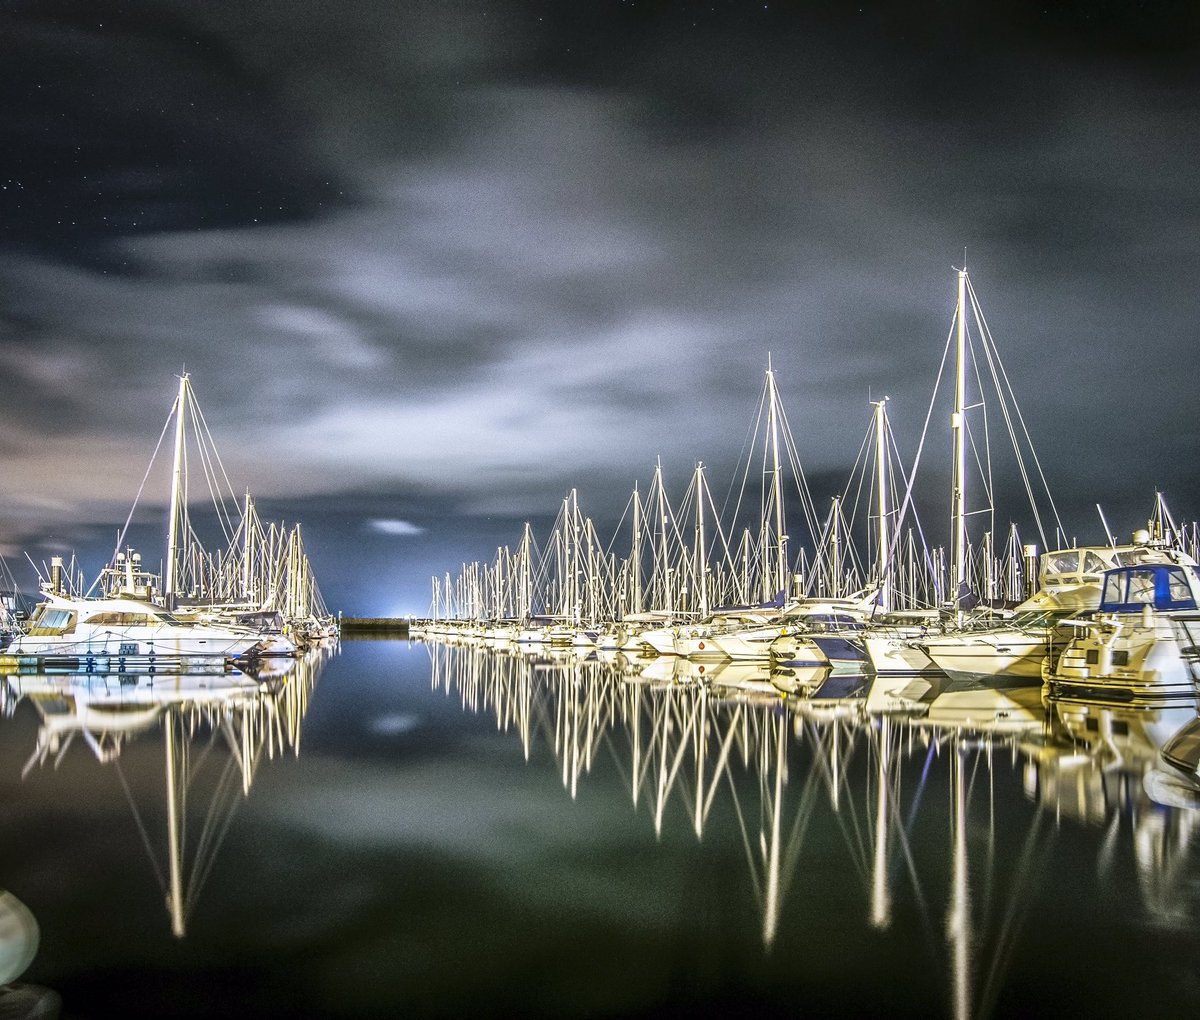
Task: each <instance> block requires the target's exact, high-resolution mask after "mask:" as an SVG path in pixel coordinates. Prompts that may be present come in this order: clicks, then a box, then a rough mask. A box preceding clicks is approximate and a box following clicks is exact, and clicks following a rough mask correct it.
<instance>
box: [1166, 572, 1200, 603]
mask: <svg viewBox="0 0 1200 1020" xmlns="http://www.w3.org/2000/svg"><path fill="white" fill-rule="evenodd" d="M1162 573H1163V574H1165V575H1166V576H1165V581H1166V584H1165V588H1166V591H1165V592H1164V593H1163V594H1164V595H1165V599H1160V600H1159V602H1158V607H1159V608H1160V609H1195V608H1196V600H1195V599H1193V598H1192V590H1191V587H1190V586H1189V585H1188V580H1187V575H1186V574H1184V572H1183V571H1182V570H1180V569H1179V568H1178V567H1171V568H1170V569H1169V570H1164V571H1163V572H1162Z"/></svg>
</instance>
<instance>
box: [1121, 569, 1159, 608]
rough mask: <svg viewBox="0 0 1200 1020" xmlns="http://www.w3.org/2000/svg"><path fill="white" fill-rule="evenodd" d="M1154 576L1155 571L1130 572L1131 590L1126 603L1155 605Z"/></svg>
mask: <svg viewBox="0 0 1200 1020" xmlns="http://www.w3.org/2000/svg"><path fill="white" fill-rule="evenodd" d="M1154 575H1155V571H1153V570H1131V571H1129V590H1128V593H1127V595H1126V597H1125V601H1126V602H1128V603H1129V604H1131V605H1137V606H1152V605H1154Z"/></svg>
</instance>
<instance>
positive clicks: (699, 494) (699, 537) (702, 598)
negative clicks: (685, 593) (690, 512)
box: [693, 463, 708, 616]
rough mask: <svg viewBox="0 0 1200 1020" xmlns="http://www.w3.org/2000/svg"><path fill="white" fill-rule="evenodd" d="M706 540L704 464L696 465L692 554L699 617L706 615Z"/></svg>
mask: <svg viewBox="0 0 1200 1020" xmlns="http://www.w3.org/2000/svg"><path fill="white" fill-rule="evenodd" d="M706 545H707V542H706V539H705V535H704V464H703V463H698V464H697V465H696V548H695V554H694V560H695V564H696V565H695V581H694V582H693V583H694V584H695V587H696V600H695V605H696V609H697V611H698V612H699V613H700V615H701V616H707V615H708V577H707V576H706V572H705V566H706V564H707V556H706V554H705V549H706Z"/></svg>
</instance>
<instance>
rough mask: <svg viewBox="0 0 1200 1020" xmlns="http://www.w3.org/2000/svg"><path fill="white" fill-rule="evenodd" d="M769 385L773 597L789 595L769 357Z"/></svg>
mask: <svg viewBox="0 0 1200 1020" xmlns="http://www.w3.org/2000/svg"><path fill="white" fill-rule="evenodd" d="M767 387H768V391H769V393H768V396H769V400H770V402H769V404H768V405H767V426H768V428H769V429H770V431H771V502H772V503H773V504H774V511H775V542H776V546H775V549H776V553H775V564H774V573H775V576H774V579H773V581H772V584H771V589H772V590H771V591H770V592H766V593H765V594H766V598H767V599H768V600H769V599H772V598H774V597H775V596H776V595H777V594H778V593H779V592H783V593H784V598H786V597H787V536H786V535H785V534H784V533H783V480H782V479H781V478H780V476H779V414H778V410H779V394H778V392H777V391H776V389H775V370H774V369H773V368H772V367H771V359H770V357H768V358H767Z"/></svg>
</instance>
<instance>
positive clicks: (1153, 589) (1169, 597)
mask: <svg viewBox="0 0 1200 1020" xmlns="http://www.w3.org/2000/svg"><path fill="white" fill-rule="evenodd" d="M1143 606H1153V607H1154V608H1155V609H1195V608H1196V598H1195V596H1194V595H1193V593H1192V586H1191V584H1190V583H1189V578H1188V575H1187V573H1186V572H1185V571H1184V568H1183V567H1175V566H1168V565H1147V566H1142V567H1122V568H1120V569H1118V570H1110V571H1109V572H1108V573H1107V574H1105V575H1104V594H1103V597H1102V598H1101V601H1100V611H1101V612H1105V613H1122V612H1126V613H1128V612H1141V610H1142V607H1143Z"/></svg>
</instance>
